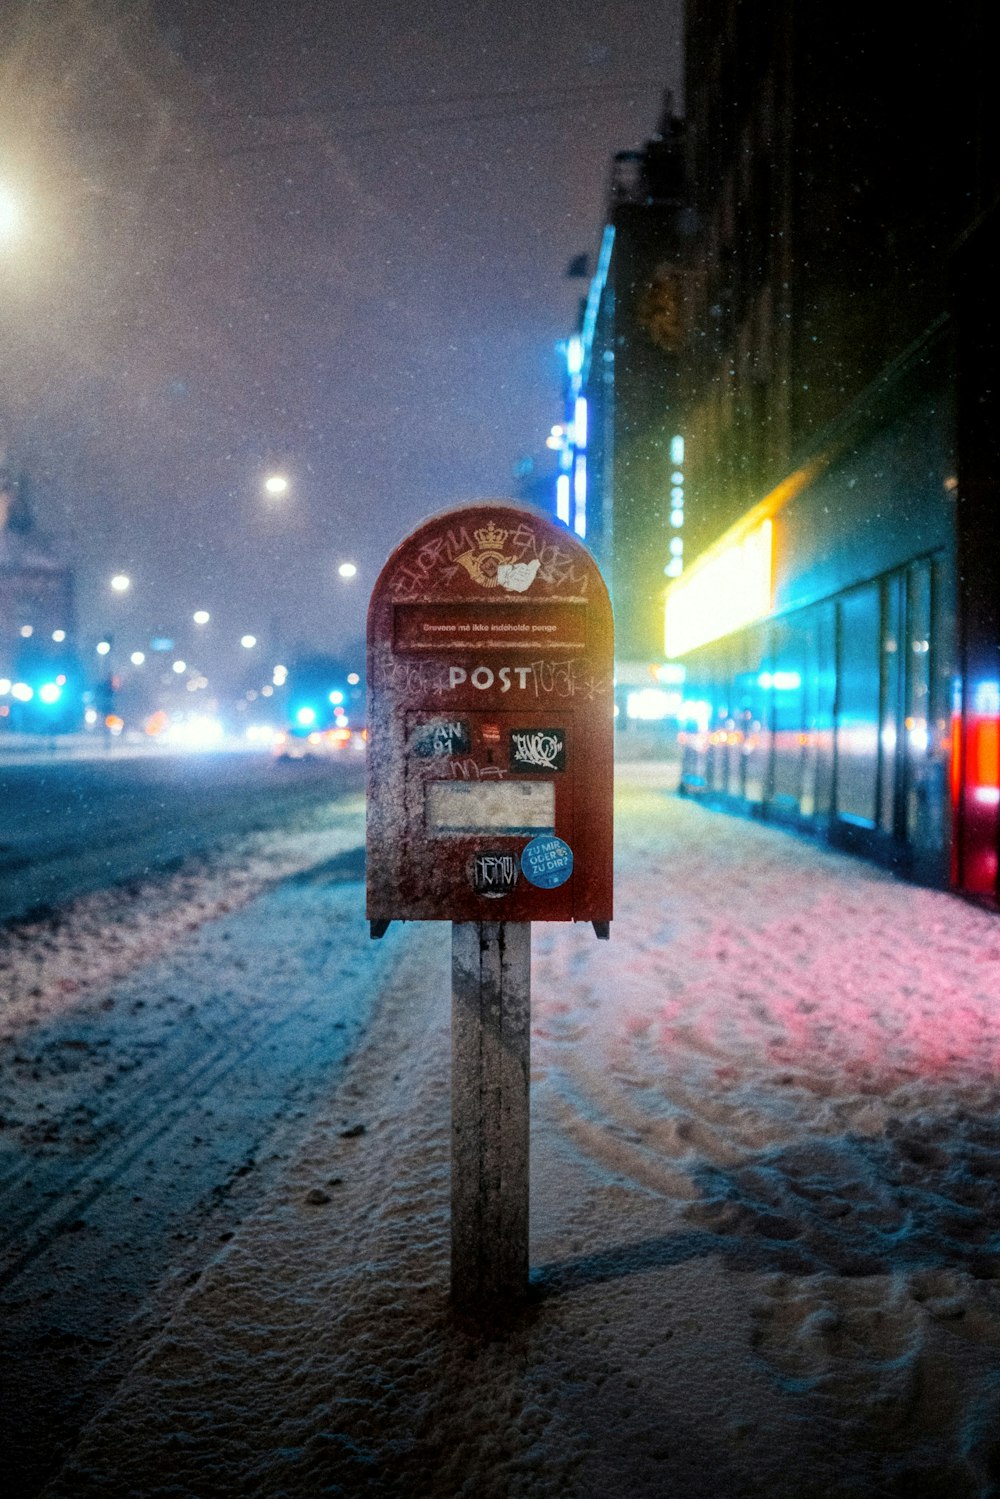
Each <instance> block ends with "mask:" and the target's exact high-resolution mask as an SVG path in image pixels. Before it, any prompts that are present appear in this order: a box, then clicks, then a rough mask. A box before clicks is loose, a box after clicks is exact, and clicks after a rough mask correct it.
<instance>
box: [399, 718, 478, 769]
mask: <svg viewBox="0 0 1000 1499" xmlns="http://www.w3.org/2000/svg"><path fill="white" fill-rule="evenodd" d="M471 748H472V736H471V734H470V733H469V724H468V720H467V719H464V718H434V719H431V721H430V722H429V723H421V724H417V726H416V728H415V729H414V730H413V731H412V733H411V734H410V754H411V755H417V756H419V758H420V759H421V760H430V759H432V758H433V757H434V756H435V755H467V754H468V753H469V750H470V749H471Z"/></svg>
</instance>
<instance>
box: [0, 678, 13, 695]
mask: <svg viewBox="0 0 1000 1499" xmlns="http://www.w3.org/2000/svg"><path fill="white" fill-rule="evenodd" d="M10 688H11V681H10V677H0V697H6V696H7V694H8V692H9V691H10Z"/></svg>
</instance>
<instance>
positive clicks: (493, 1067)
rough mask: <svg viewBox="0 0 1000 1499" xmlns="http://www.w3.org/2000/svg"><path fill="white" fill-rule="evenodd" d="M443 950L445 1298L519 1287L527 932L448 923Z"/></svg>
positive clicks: (507, 1293) (524, 1246)
mask: <svg viewBox="0 0 1000 1499" xmlns="http://www.w3.org/2000/svg"><path fill="white" fill-rule="evenodd" d="M451 932H452V945H451V954H452V961H451V985H452V990H451V993H452V999H451V1294H452V1299H453V1301H455V1302H456V1303H457V1304H458V1305H462V1306H467V1307H468V1306H472V1305H475V1304H479V1303H488V1302H494V1303H495V1302H497V1301H500V1300H507V1299H510V1298H515V1297H520V1296H523V1295H524V1294H525V1292H526V1291H527V1287H528V1089H529V1075H528V1062H529V1051H530V1036H531V923H530V922H528V921H482V922H479V921H462V922H459V921H456V922H454V923H453V924H452V928H451Z"/></svg>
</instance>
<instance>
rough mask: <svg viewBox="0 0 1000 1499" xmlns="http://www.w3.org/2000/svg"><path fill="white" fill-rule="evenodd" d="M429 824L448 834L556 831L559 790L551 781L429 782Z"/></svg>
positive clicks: (434, 831)
mask: <svg viewBox="0 0 1000 1499" xmlns="http://www.w3.org/2000/svg"><path fill="white" fill-rule="evenodd" d="M424 794H425V802H424V805H425V810H426V826H427V831H428V832H429V833H430V834H431V835H432V836H434V835H437V836H440V835H441V834H447V833H460V834H464V835H465V836H468V835H469V834H470V833H508V834H515V835H520V834H525V835H527V836H529V837H533V836H534V835H535V834H536V833H554V832H555V826H556V793H555V787H554V786H553V784H552V782H551V781H475V782H471V783H470V782H468V781H429V782H428V783H427V785H426V786H425V788H424Z"/></svg>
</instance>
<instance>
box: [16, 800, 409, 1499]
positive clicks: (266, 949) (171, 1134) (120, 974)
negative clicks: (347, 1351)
mask: <svg viewBox="0 0 1000 1499" xmlns="http://www.w3.org/2000/svg"><path fill="white" fill-rule="evenodd" d="M324 784H325V786H326V796H325V798H323V799H322V800H319V799H318V798H317V797H316V794H315V790H314V789H312V788H308V787H307V792H308V794H307V797H306V798H305V800H304V799H303V797H302V795H301V794H300V795H298V796H297V797H291V798H288V799H286V804H285V808H284V811H285V817H286V819H288V820H289V821H290V822H291V823H292V824H293V827H292V829H291V830H290V829H289V828H287V827H286V828H284V829H279V830H272V831H271V832H270V833H265V834H258V835H256V836H255V837H252V838H249V839H243V840H242V842H237V841H236V840H234V839H233V837H232V834H231V827H232V819H231V818H230V820H229V823H228V824H227V827H228V828H229V829H230V836H229V838H228V841H224V846H223V847H222V848H221V849H219V848H217V849H216V850H215V852H214V853H213V854H212V855H210V856H204V855H203V856H202V857H201V858H199V859H198V860H197V861H194V860H192V861H190V862H189V863H188V864H186V865H184V866H183V867H182V869H181V871H180V872H178V873H175V874H173V875H169V876H167V877H165V878H161V879H153V880H147V881H146V882H145V883H144V884H142V883H140V884H132V885H130V886H129V887H128V888H121V887H118V888H115V889H112V890H109V891H102V892H97V893H94V894H92V895H90V896H85V897H83V898H81V899H80V900H78V901H77V902H75V903H73V904H71V905H70V906H68V907H66V908H64V909H63V910H62V911H61V912H60V913H52V914H50V915H49V916H48V917H46V918H43V919H36V920H35V921H34V922H27V923H23V922H22V923H19V924H16V925H15V926H12V927H9V928H8V929H7V930H6V932H3V931H0V979H2V981H3V996H4V1005H3V1011H2V1019H0V1024H2V1035H0V1225H2V1226H0V1317H2V1323H3V1328H4V1333H3V1341H2V1350H0V1387H2V1389H3V1392H4V1394H3V1400H2V1402H0V1454H2V1472H3V1475H4V1483H3V1487H4V1492H5V1494H12V1495H15V1496H21V1495H25V1496H26V1495H30V1494H33V1493H36V1492H37V1490H38V1488H39V1485H40V1484H41V1482H42V1481H43V1480H44V1478H45V1476H46V1474H47V1473H48V1472H50V1471H52V1470H53V1469H54V1468H57V1467H58V1465H59V1461H60V1458H61V1456H62V1453H63V1451H64V1450H65V1449H66V1448H67V1447H68V1446H69V1445H70V1444H71V1442H72V1440H73V1436H74V1433H75V1431H76V1430H77V1429H78V1427H79V1424H80V1422H81V1421H82V1420H85V1419H86V1418H87V1416H88V1414H89V1413H90V1412H91V1411H92V1410H93V1409H95V1408H96V1407H97V1406H98V1405H99V1404H100V1402H101V1400H102V1399H103V1398H104V1397H106V1395H107V1393H108V1392H109V1391H110V1389H112V1388H113V1387H114V1384H115V1382H116V1381H117V1379H118V1378H119V1377H120V1375H121V1373H122V1372H123V1370H124V1369H125V1368H127V1367H128V1364H129V1362H130V1361H131V1360H132V1358H134V1356H135V1355H136V1352H137V1350H138V1349H139V1347H140V1346H141V1345H142V1343H143V1341H144V1340H145V1339H147V1338H148V1337H149V1336H150V1334H151V1332H152V1331H153V1330H154V1329H155V1327H156V1326H157V1325H158V1323H159V1322H161V1321H162V1320H163V1319H164V1318H165V1317H166V1316H167V1315H168V1313H169V1311H170V1309H171V1307H172V1305H173V1302H174V1301H175V1300H176V1297H177V1295H178V1294H179V1293H180V1291H181V1290H182V1289H183V1287H184V1285H185V1284H186V1283H187V1280H188V1278H189V1277H190V1276H192V1275H196V1274H197V1267H198V1266H199V1265H200V1264H201V1263H202V1262H203V1261H204V1259H205V1257H206V1256H208V1255H210V1254H211V1252H212V1250H213V1249H214V1248H215V1247H217V1246H218V1244H219V1243H220V1241H223V1240H225V1239H226V1237H228V1236H229V1235H231V1233H232V1231H233V1229H234V1227H235V1225H236V1224H237V1223H238V1221H239V1219H240V1218H241V1216H242V1215H243V1214H244V1213H245V1212H246V1211H247V1210H248V1207H249V1206H251V1205H252V1204H253V1203H254V1202H255V1201H256V1200H257V1199H258V1198H259V1195H260V1193H261V1192H262V1191H263V1190H264V1188H265V1187H266V1185H267V1184H268V1183H269V1182H270V1181H272V1180H273V1178H274V1175H275V1172H276V1170H277V1169H278V1167H279V1166H280V1164H281V1162H282V1160H284V1159H285V1157H286V1156H287V1153H288V1151H289V1149H290V1148H291V1146H292V1145H293V1144H294V1142H295V1140H296V1139H297V1137H298V1135H299V1134H300V1133H301V1130H302V1128H303V1127H304V1125H303V1121H304V1120H307V1119H308V1118H309V1117H310V1115H311V1111H312V1110H313V1108H314V1107H315V1104H316V1100H317V1099H318V1098H320V1097H322V1096H323V1095H324V1094H326V1093H328V1092H329V1091H330V1089H331V1088H332V1087H333V1085H334V1082H335V1080H336V1077H337V1074H338V1072H339V1069H340V1068H341V1067H342V1065H343V1062H344V1060H345V1058H346V1057H347V1056H348V1055H349V1054H350V1052H351V1050H352V1048H353V1047H354V1045H355V1044H356V1042H357V1038H358V1036H359V1034H360V1033H361V1032H362V1030H363V1028H364V1026H365V1024H366V1022H367V1019H368V1016H369V1013H370V1010H371V1006H372V1003H373V1001H374V999H375V997H376V995H377V993H378V989H379V982H380V980H379V974H380V972H381V970H382V968H383V967H384V966H385V964H386V963H387V962H391V954H392V950H393V944H392V943H391V942H388V943H382V944H371V943H370V942H369V941H368V938H367V933H366V929H365V928H364V926H363V924H362V923H361V921H360V920H359V919H358V906H359V900H360V890H361V885H360V883H359V882H360V881H361V880H362V879H363V871H364V861H363V850H362V848H361V838H362V836H363V827H362V806H361V801H360V798H359V797H358V796H357V795H354V796H352V797H344V796H340V797H334V798H331V796H330V794H329V793H330V784H329V779H327V780H326V782H325V783H324ZM310 804H312V805H311V810H306V808H308V807H309V806H310ZM290 810H291V811H293V812H294V814H295V815H294V817H289V812H290ZM218 825H219V824H218V821H217V822H216V824H215V826H216V827H218ZM203 831H204V830H203ZM345 1127H347V1126H345Z"/></svg>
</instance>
